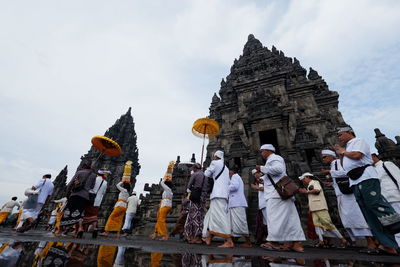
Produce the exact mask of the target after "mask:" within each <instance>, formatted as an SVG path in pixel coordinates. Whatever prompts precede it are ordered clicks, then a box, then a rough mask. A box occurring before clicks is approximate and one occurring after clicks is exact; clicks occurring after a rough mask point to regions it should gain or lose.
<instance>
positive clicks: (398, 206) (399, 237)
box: [390, 202, 400, 246]
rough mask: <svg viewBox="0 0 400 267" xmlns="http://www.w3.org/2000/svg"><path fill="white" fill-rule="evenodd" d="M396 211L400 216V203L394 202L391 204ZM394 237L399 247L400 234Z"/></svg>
mask: <svg viewBox="0 0 400 267" xmlns="http://www.w3.org/2000/svg"><path fill="white" fill-rule="evenodd" d="M390 204H391V205H392V207H393V208H394V210H395V211H396V212H397V213H399V214H400V202H392V203H390ZM394 237H395V238H396V242H397V245H399V246H400V233H398V234H395V235H394Z"/></svg>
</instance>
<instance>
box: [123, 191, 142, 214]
mask: <svg viewBox="0 0 400 267" xmlns="http://www.w3.org/2000/svg"><path fill="white" fill-rule="evenodd" d="M138 203H139V198H138V197H137V196H136V195H132V196H130V197H128V207H127V208H126V213H136V210H137V207H138Z"/></svg>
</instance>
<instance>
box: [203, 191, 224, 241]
mask: <svg viewBox="0 0 400 267" xmlns="http://www.w3.org/2000/svg"><path fill="white" fill-rule="evenodd" d="M208 231H210V232H212V233H211V234H214V235H218V234H219V236H223V237H228V236H230V235H231V220H230V216H229V211H228V200H227V199H225V198H213V199H211V201H210V208H209V209H208V211H207V213H206V216H205V217H204V225H203V233H202V234H203V237H204V238H206V237H208V235H209V232H208Z"/></svg>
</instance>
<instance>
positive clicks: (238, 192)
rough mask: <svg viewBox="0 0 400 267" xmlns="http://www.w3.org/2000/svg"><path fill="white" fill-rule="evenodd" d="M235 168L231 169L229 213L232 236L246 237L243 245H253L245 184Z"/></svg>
mask: <svg viewBox="0 0 400 267" xmlns="http://www.w3.org/2000/svg"><path fill="white" fill-rule="evenodd" d="M237 172H238V170H237V169H236V168H233V169H231V170H229V176H230V177H231V181H230V183H229V204H228V207H229V214H230V217H231V228H232V236H234V237H244V238H245V239H246V242H245V243H244V244H242V246H243V247H251V246H252V245H251V241H250V235H249V227H248V225H247V216H246V208H247V201H246V197H245V195H244V184H243V180H242V177H240V175H239V174H238V173H237Z"/></svg>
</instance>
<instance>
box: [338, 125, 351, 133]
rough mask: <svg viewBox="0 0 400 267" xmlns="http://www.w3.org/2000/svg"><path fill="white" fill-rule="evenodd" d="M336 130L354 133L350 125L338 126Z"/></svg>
mask: <svg viewBox="0 0 400 267" xmlns="http://www.w3.org/2000/svg"><path fill="white" fill-rule="evenodd" d="M337 132H338V133H341V132H351V133H354V130H353V128H351V127H350V126H344V127H338V128H337Z"/></svg>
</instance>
